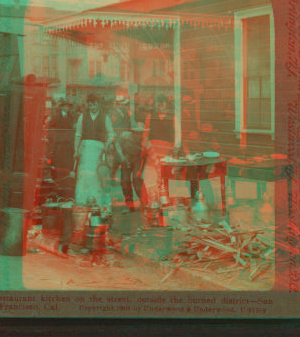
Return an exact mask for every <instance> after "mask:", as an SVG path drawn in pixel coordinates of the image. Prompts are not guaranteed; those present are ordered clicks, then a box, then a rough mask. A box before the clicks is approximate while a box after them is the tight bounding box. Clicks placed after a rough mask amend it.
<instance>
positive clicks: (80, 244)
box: [71, 206, 90, 249]
mask: <svg viewBox="0 0 300 337" xmlns="http://www.w3.org/2000/svg"><path fill="white" fill-rule="evenodd" d="M89 211H90V208H89V207H81V206H74V207H73V216H72V222H73V223H72V238H71V245H72V249H74V248H75V249H77V248H78V249H80V248H84V242H85V238H86V235H85V233H86V231H87V228H88V226H87V225H88V221H87V220H88V215H89Z"/></svg>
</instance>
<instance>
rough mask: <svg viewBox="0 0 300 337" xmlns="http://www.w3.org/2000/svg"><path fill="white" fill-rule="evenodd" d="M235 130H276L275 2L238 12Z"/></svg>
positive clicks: (252, 131)
mask: <svg viewBox="0 0 300 337" xmlns="http://www.w3.org/2000/svg"><path fill="white" fill-rule="evenodd" d="M235 91H236V97H235V103H236V119H235V131H236V132H248V133H269V134H271V135H272V137H274V131H275V46H274V18H273V12H272V8H271V6H268V7H261V8H257V9H254V10H245V11H241V12H237V13H235Z"/></svg>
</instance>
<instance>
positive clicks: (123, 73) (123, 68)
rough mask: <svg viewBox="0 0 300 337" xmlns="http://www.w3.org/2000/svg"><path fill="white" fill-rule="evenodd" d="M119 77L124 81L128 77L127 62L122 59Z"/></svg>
mask: <svg viewBox="0 0 300 337" xmlns="http://www.w3.org/2000/svg"><path fill="white" fill-rule="evenodd" d="M121 78H122V79H123V80H124V81H127V79H128V72H127V64H126V62H125V61H124V60H121Z"/></svg>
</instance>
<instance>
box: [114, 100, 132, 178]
mask: <svg viewBox="0 0 300 337" xmlns="http://www.w3.org/2000/svg"><path fill="white" fill-rule="evenodd" d="M128 103H129V100H128V99H127V98H126V97H124V96H117V97H115V99H114V101H113V107H112V109H111V113H110V117H111V121H112V126H113V129H114V133H115V135H116V140H117V142H116V143H115V144H114V146H113V147H111V148H110V152H113V153H114V164H113V167H112V170H111V179H112V181H113V182H116V181H117V180H118V178H116V174H117V170H118V168H119V166H120V165H121V162H122V160H121V156H120V154H119V151H117V150H116V148H115V145H116V144H119V141H120V137H121V134H122V132H123V131H128V130H129V129H130V117H129V113H128Z"/></svg>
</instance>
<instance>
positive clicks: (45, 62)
mask: <svg viewBox="0 0 300 337" xmlns="http://www.w3.org/2000/svg"><path fill="white" fill-rule="evenodd" d="M43 76H46V77H49V56H44V57H43Z"/></svg>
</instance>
